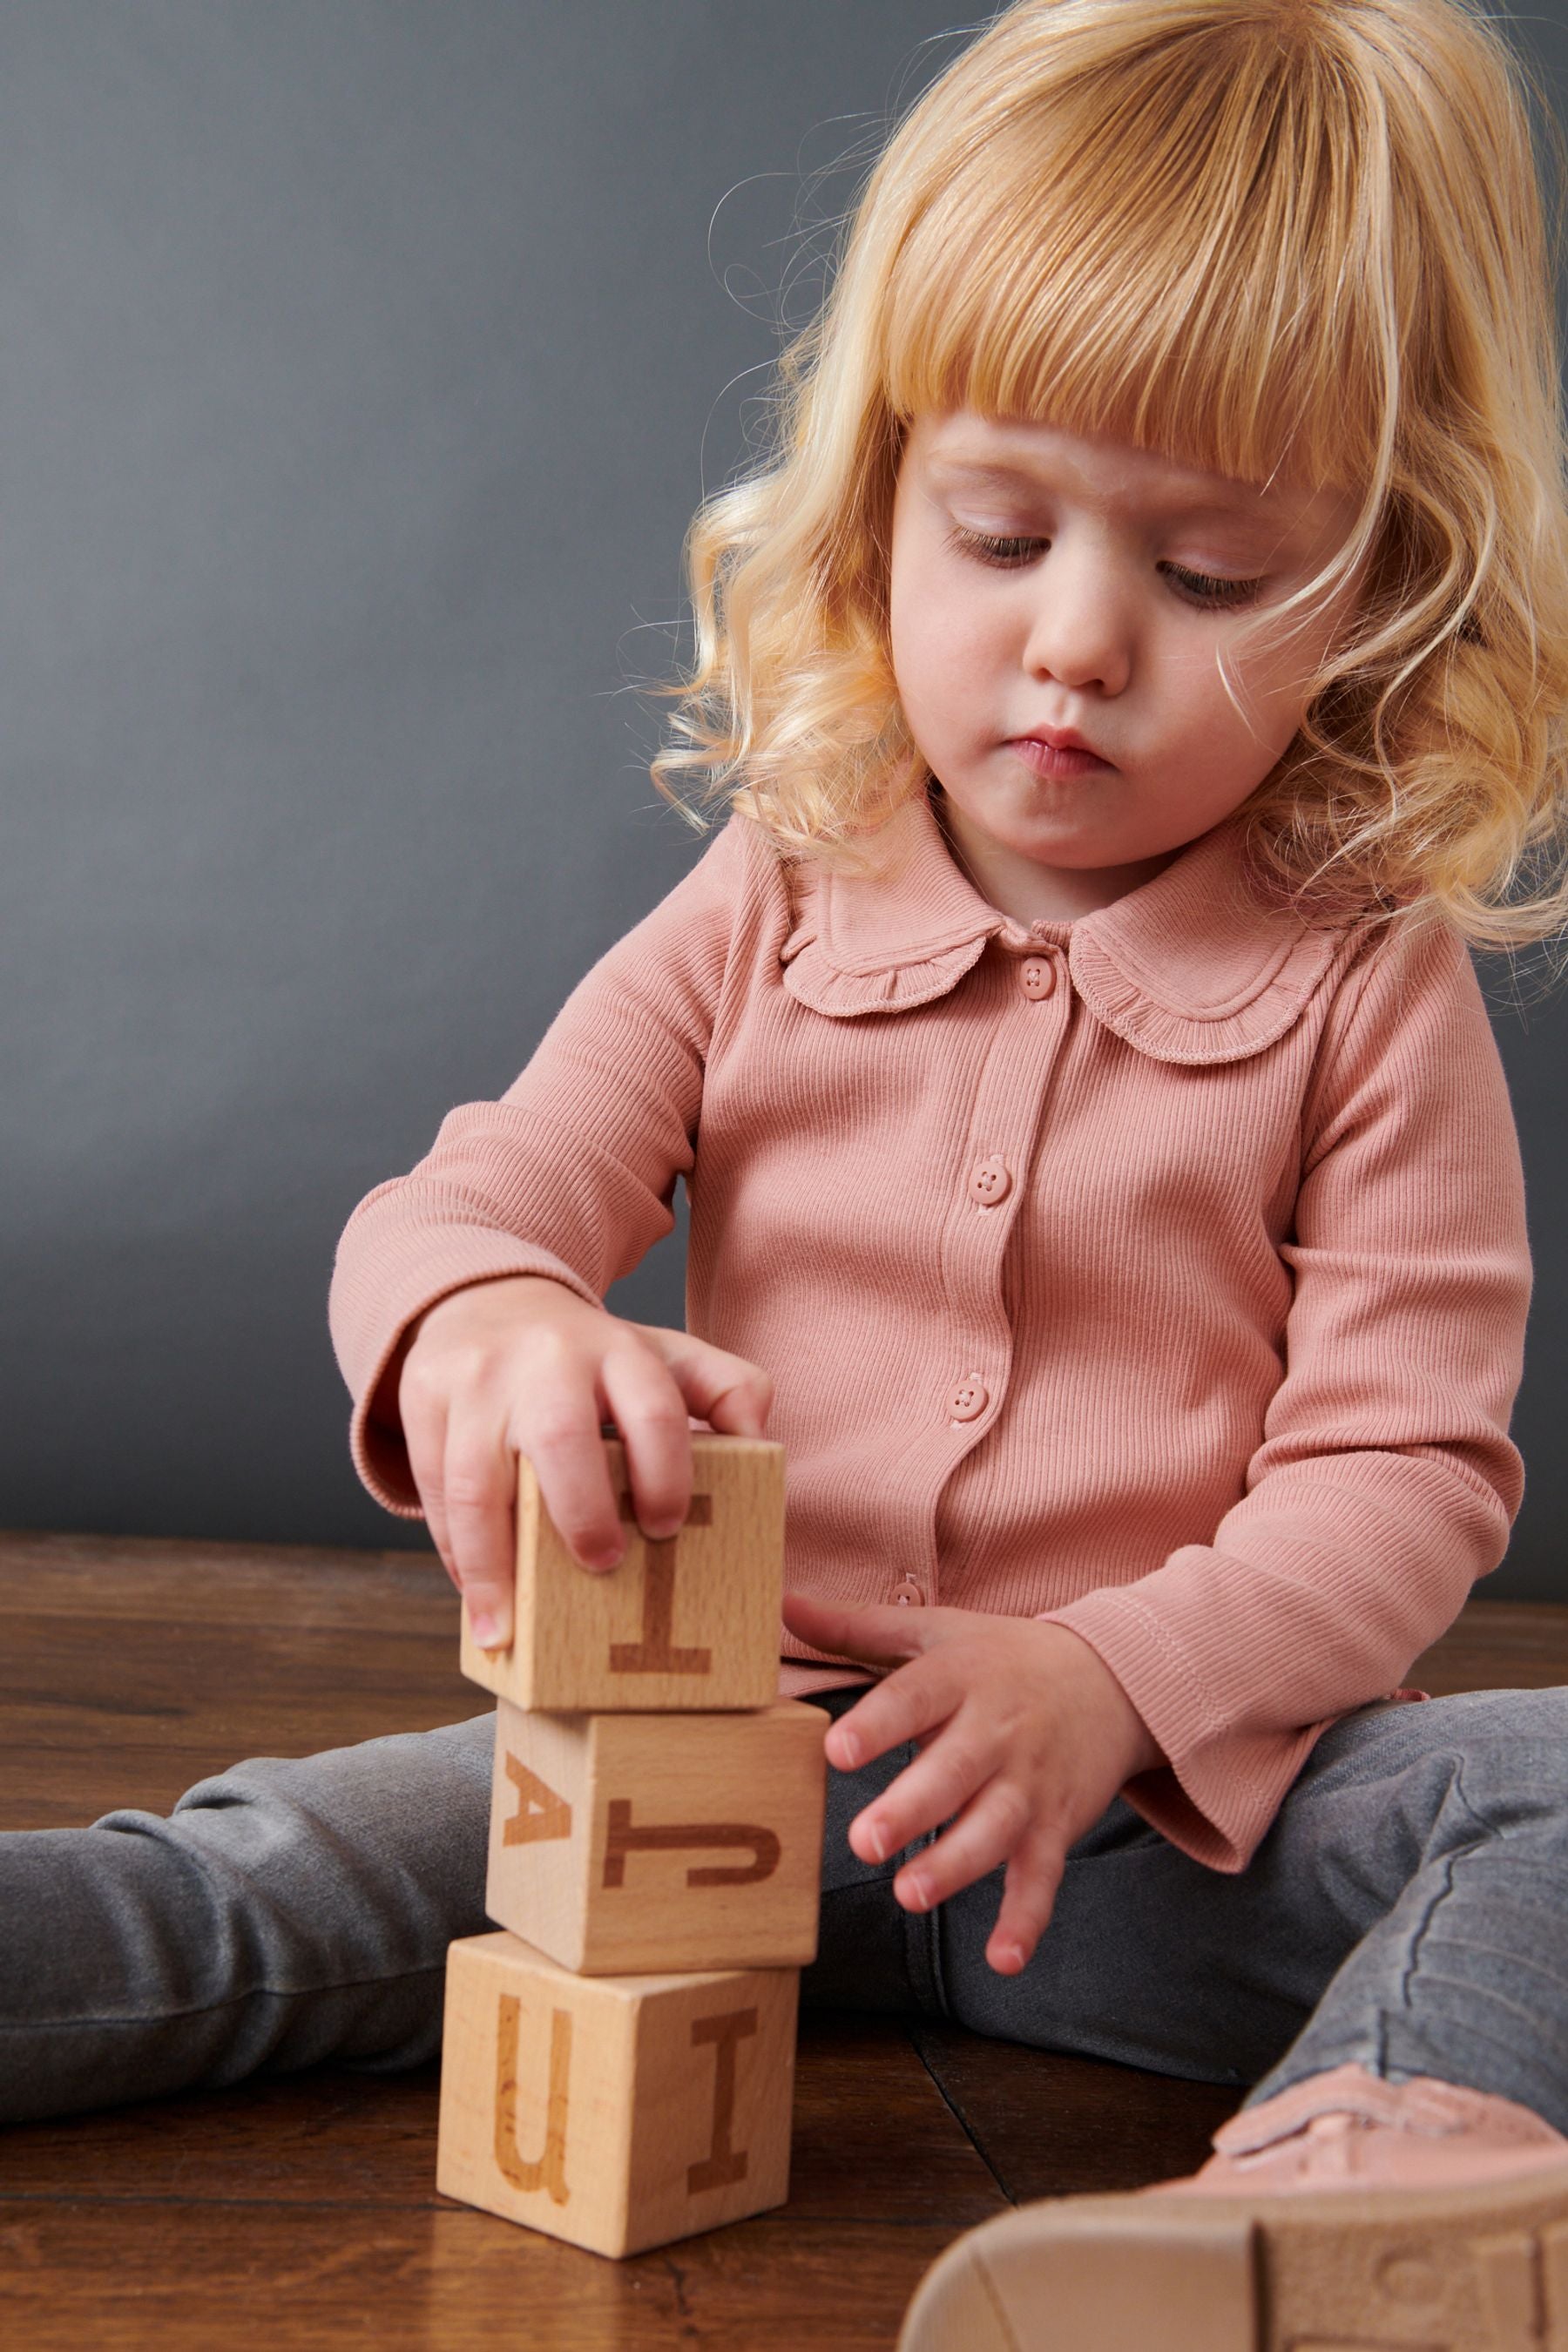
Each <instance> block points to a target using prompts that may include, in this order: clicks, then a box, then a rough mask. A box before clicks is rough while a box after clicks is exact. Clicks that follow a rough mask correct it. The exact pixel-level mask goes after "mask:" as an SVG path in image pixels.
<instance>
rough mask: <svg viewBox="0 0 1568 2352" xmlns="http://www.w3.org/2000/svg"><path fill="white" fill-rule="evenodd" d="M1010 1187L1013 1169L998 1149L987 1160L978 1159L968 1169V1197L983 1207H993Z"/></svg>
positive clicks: (1011, 1187) (1005, 1195) (1010, 1189)
mask: <svg viewBox="0 0 1568 2352" xmlns="http://www.w3.org/2000/svg"><path fill="white" fill-rule="evenodd" d="M1012 1189H1013V1171H1012V1170H1011V1169H1010V1168H1009V1167H1008V1165H1007V1162H1006V1161H1005V1160H1004V1159H1003V1157H1002V1154H1001V1153H1000V1152H999V1151H994V1152H993V1153H992V1155H991V1157H990V1159H989V1160H980V1161H979V1162H978V1163H977V1165H976V1166H974V1167H973V1168H972V1169H971V1170H970V1171H969V1197H970V1199H971V1200H972V1201H978V1202H980V1203H981V1204H982V1206H983V1207H984V1208H987V1209H992V1208H994V1207H995V1205H996V1203H997V1202H998V1201H1005V1199H1006V1197H1007V1195H1008V1193H1009V1192H1011V1191H1012Z"/></svg>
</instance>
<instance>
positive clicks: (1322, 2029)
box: [931, 1690, 1568, 2132]
mask: <svg viewBox="0 0 1568 2352" xmlns="http://www.w3.org/2000/svg"><path fill="white" fill-rule="evenodd" d="M997 1893H998V1885H997V1882H996V1880H994V1879H993V1880H991V1881H989V1882H987V1883H985V1884H984V1885H982V1886H980V1887H976V1888H972V1889H969V1890H966V1892H965V1893H964V1894H963V1895H958V1896H955V1897H953V1898H952V1899H951V1900H950V1901H949V1902H948V1903H947V1904H946V1905H944V1906H942V1911H941V1912H940V1913H938V1914H936V1915H933V1921H934V1924H933V1927H932V1930H931V1952H932V1962H931V1965H932V1968H933V1970H934V1972H935V1974H936V1975H937V1977H938V1978H939V1979H940V1982H941V1986H942V2005H943V2006H944V2007H945V2009H946V2010H947V2011H948V2012H949V2013H950V2014H952V2015H953V2016H955V2017H956V2018H958V2019H959V2020H961V2021H963V2022H964V2023H967V2024H970V2025H973V2026H974V2027H976V2028H978V2029H979V2030H980V2031H981V2032H988V2033H995V2034H1001V2035H1005V2036H1007V2037H1009V2038H1011V2039H1014V2040H1017V2041H1023V2042H1034V2043H1036V2044H1037V2045H1039V2046H1041V2047H1047V2048H1058V2049H1065V2050H1077V2051H1082V2052H1085V2053H1090V2054H1094V2055H1099V2056H1103V2057H1111V2058H1120V2059H1123V2060H1126V2061H1128V2062H1130V2063H1133V2064H1138V2065H1144V2066H1151V2067H1154V2068H1156V2069H1159V2070H1160V2071H1162V2072H1165V2073H1169V2074H1184V2075H1188V2076H1193V2077H1199V2078H1204V2079H1208V2080H1212V2081H1218V2082H1227V2081H1228V2082H1236V2083H1237V2084H1255V2086H1256V2087H1255V2088H1254V2089H1253V2091H1252V2093H1251V2096H1250V2098H1249V2100H1248V2102H1247V2104H1248V2105H1252V2104H1255V2103H1259V2102H1261V2101H1262V2100H1264V2099H1266V2098H1268V2097H1269V2096H1271V2095H1273V2094H1274V2093H1276V2092H1278V2091H1280V2090H1282V2089H1284V2088H1285V2087H1286V2086H1287V2085H1289V2084H1293V2083H1297V2082H1300V2081H1301V2080H1303V2079H1304V2078H1305V2077H1307V2076H1308V2075H1311V2074H1321V2073H1325V2072H1327V2071H1328V2070H1329V2069H1330V2068H1331V2067H1335V2066H1339V2065H1342V2064H1345V2063H1359V2064H1361V2065H1363V2066H1364V2067H1366V2068H1367V2069H1368V2070H1369V2071H1370V2072H1371V2073H1373V2074H1378V2075H1384V2076H1387V2077H1390V2078H1392V2079H1395V2080H1397V2079H1402V2078H1404V2077H1406V2076H1412V2075H1430V2076H1435V2077H1436V2078H1438V2079H1439V2080H1441V2081H1444V2082H1449V2083H1455V2084H1466V2085H1468V2086H1469V2087H1471V2088H1473V2089H1476V2090H1479V2091H1486V2092H1490V2093H1492V2094H1493V2095H1496V2096H1498V2097H1500V2098H1506V2099H1510V2100H1513V2101H1515V2102H1517V2103H1518V2104H1520V2105H1525V2106H1529V2107H1531V2108H1532V2109H1533V2110H1534V2111H1535V2112H1536V2113H1537V2114H1539V2115H1541V2116H1544V2117H1545V2118H1546V2120H1547V2122H1548V2123H1550V2124H1552V2126H1554V2127H1555V2128H1556V2129H1557V2130H1559V2131H1563V2132H1568V1965H1565V1962H1564V1957H1563V1934H1562V1922H1563V1917H1564V1916H1565V1913H1568V1691H1565V1690H1543V1691H1479V1692H1470V1693H1467V1694H1466V1695H1464V1696H1458V1697H1454V1698H1445V1699H1433V1700H1430V1701H1427V1702H1426V1703H1425V1704H1413V1705H1404V1706H1384V1707H1381V1708H1373V1709H1367V1710H1363V1712H1362V1713H1360V1714H1358V1715H1356V1716H1353V1717H1349V1718H1348V1719H1347V1720H1346V1721H1345V1722H1343V1723H1341V1724H1338V1725H1336V1726H1335V1727H1333V1729H1331V1731H1329V1732H1327V1733H1325V1734H1324V1736H1323V1738H1322V1739H1321V1741H1320V1742H1319V1743H1318V1746H1317V1748H1315V1749H1314V1751H1313V1753H1312V1755H1311V1756H1310V1758H1309V1759H1308V1761H1307V1764H1306V1766H1305V1767H1304V1769H1303V1770H1302V1773H1301V1775H1300V1779H1299V1780H1297V1782H1296V1784H1295V1786H1294V1787H1293V1788H1292V1790H1290V1792H1289V1795H1288V1797H1287V1798H1286V1800H1285V1802H1284V1804H1283V1806H1282V1807H1281V1809H1280V1812H1279V1818H1278V1819H1277V1821H1276V1822H1275V1824H1274V1826H1273V1828H1272V1829H1271V1831H1270V1832H1269V1834H1268V1837H1267V1838H1266V1839H1265V1841H1264V1843H1263V1844H1262V1845H1261V1846H1260V1847H1259V1849H1258V1853H1256V1854H1255V1856H1254V1857H1253V1860H1252V1862H1251V1864H1250V1865H1249V1866H1248V1868H1247V1870H1246V1871H1244V1872H1242V1873H1240V1874H1238V1875H1236V1876H1222V1875H1221V1874H1218V1873H1217V1872H1214V1871H1210V1870H1206V1869H1204V1868H1202V1867H1201V1866H1200V1865H1198V1864H1194V1863H1191V1862H1189V1861H1187V1860H1186V1858H1185V1857H1184V1856H1183V1855H1181V1854H1179V1853H1176V1852H1175V1850H1174V1849H1173V1847H1172V1846H1170V1845H1169V1844H1167V1843H1166V1842H1165V1841H1164V1840H1163V1838H1160V1837H1158V1836H1157V1835H1156V1834H1155V1833H1154V1832H1152V1831H1150V1830H1148V1829H1147V1828H1146V1827H1145V1826H1144V1825H1143V1824H1142V1822H1139V1821H1138V1820H1137V1819H1136V1817H1135V1816H1133V1815H1132V1814H1131V1812H1130V1811H1129V1810H1128V1809H1127V1808H1126V1807H1124V1806H1121V1805H1120V1804H1119V1805H1117V1806H1114V1807H1112V1809H1111V1811H1110V1812H1109V1813H1108V1814H1107V1815H1106V1816H1105V1817H1104V1819H1103V1820H1102V1821H1101V1822H1100V1823H1099V1824H1098V1825H1097V1827H1096V1829H1095V1830H1094V1831H1092V1832H1090V1833H1089V1836H1088V1837H1086V1838H1085V1839H1083V1840H1081V1841H1080V1843H1079V1846H1078V1847H1076V1848H1075V1849H1074V1857H1073V1859H1072V1860H1071V1861H1070V1862H1069V1864H1068V1871H1067V1875H1066V1879H1065V1881H1064V1883H1063V1886H1062V1889H1061V1893H1060V1895H1059V1896H1058V1906H1057V1912H1056V1916H1054V1917H1053V1919H1052V1922H1051V1925H1050V1926H1049V1927H1047V1931H1046V1934H1045V1937H1044V1938H1043V1940H1042V1942H1041V1945H1040V1948H1039V1950H1038V1952H1037V1956H1036V1958H1035V1960H1034V1961H1033V1962H1032V1963H1031V1965H1030V1967H1029V1968H1028V1969H1026V1970H1025V1972H1024V1974H1023V1975H1022V1976H1021V1977H1016V1978H1002V1977H997V1976H995V1975H994V1974H993V1973H992V1971H991V1970H990V1969H987V1968H986V1966H985V1964H984V1957H983V1950H984V1942H985V1938H986V1936H987V1934H988V1932H989V1929H990V1926H991V1923H992V1921H993V1919H994V1913H995V1905H996V1899H997ZM1259 2077H1262V2079H1261V2080H1259V2079H1258V2078H1259Z"/></svg>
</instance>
